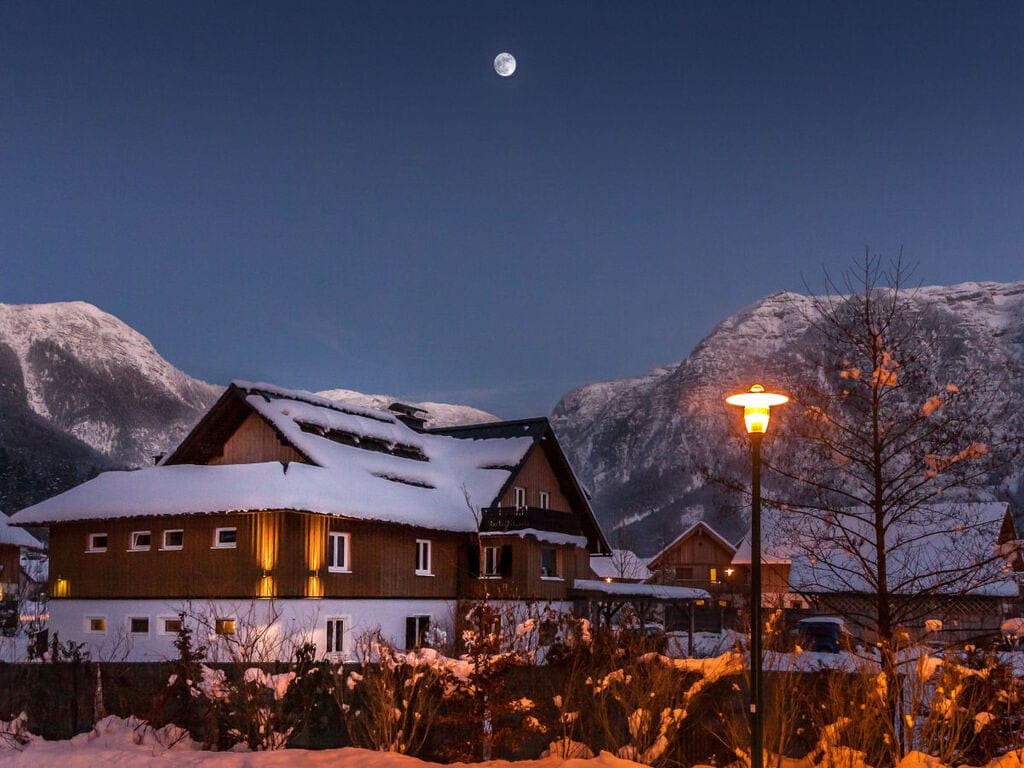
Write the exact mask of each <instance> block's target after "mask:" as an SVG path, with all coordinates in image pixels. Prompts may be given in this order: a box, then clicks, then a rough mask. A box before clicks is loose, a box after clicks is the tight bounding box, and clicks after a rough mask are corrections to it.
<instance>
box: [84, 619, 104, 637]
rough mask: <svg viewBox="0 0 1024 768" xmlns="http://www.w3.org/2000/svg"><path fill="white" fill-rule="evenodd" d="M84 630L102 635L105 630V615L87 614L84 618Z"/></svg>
mask: <svg viewBox="0 0 1024 768" xmlns="http://www.w3.org/2000/svg"><path fill="white" fill-rule="evenodd" d="M85 631H86V632H89V633H91V634H94V635H102V634H105V633H106V631H107V617H106V616H89V617H87V618H86V620H85Z"/></svg>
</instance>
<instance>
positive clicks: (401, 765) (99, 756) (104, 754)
mask: <svg viewBox="0 0 1024 768" xmlns="http://www.w3.org/2000/svg"><path fill="white" fill-rule="evenodd" d="M2 725H3V724H0V767H2V768H8V767H9V766H10V767H11V768H13V767H14V766H24V768H51V766H52V767H53V768H56V767H57V766H59V768H94V767H95V766H98V765H102V766H106V767H107V768H148V766H160V767H161V768H162V767H164V766H168V765H174V766H201V768H293V766H296V765H301V766H304V767H307V768H321V767H322V768H328V766H329V767H330V768H427V767H428V766H439V765H441V764H440V763H428V762H424V761H423V760H417V759H416V758H414V757H406V756H404V755H396V754H392V753H390V752H373V751H371V750H366V749H355V748H353V747H345V748H344V749H325V750H318V751H312V750H305V749H286V750H280V751H277V752H203V751H200V750H197V749H196V745H195V743H194V742H192V741H191V740H190V739H189V738H188V737H187V736H184V737H183V738H181V739H180V740H179V741H176V739H178V738H179V737H180V736H181V734H180V732H175V731H174V730H173V726H171V727H170V728H171V729H172V730H168V729H160V730H158V731H154V730H153V729H152V728H150V727H149V726H148V725H146V724H145V723H143V722H142V721H140V720H135V719H133V718H129V719H127V720H125V719H122V718H119V717H107V718H105V719H103V720H101V721H100V722H98V723H97V724H96V727H95V728H94V729H93V730H92V731H89V732H88V733H83V734H79V735H78V736H75V737H74V738H73V739H71V740H69V741H44V740H42V739H36V738H33V739H32V740H31V741H30V742H29V743H28V744H27V745H24V746H23V747H21V748H14V747H12V746H10V744H8V743H6V742H5V740H4V739H3V733H2ZM175 741H176V743H175ZM167 744H171V745H172V746H171V747H170V749H168V747H167V746H165V745H167ZM451 765H452V766H465V765H466V764H465V763H452V764H451ZM472 765H473V768H504V767H505V766H514V768H556V767H557V768H637V766H638V765H639V764H638V763H634V762H632V761H630V760H622V759H621V758H618V757H614V756H613V755H611V754H609V753H607V752H602V753H601V754H600V755H599V756H597V757H595V758H592V759H581V758H573V759H563V758H559V757H546V758H541V759H538V760H520V761H516V762H514V763H510V762H508V761H506V760H493V761H488V762H486V763H473V764H472Z"/></svg>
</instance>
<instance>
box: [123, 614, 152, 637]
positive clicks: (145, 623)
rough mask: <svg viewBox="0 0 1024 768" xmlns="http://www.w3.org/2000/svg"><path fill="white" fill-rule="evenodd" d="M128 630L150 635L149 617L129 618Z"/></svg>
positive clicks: (133, 632)
mask: <svg viewBox="0 0 1024 768" xmlns="http://www.w3.org/2000/svg"><path fill="white" fill-rule="evenodd" d="M128 631H129V632H131V633H132V634H133V635H148V634H149V617H148V616H132V617H131V618H129V619H128Z"/></svg>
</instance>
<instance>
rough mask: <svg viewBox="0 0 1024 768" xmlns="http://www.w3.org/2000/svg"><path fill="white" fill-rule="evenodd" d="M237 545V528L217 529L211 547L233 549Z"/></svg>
mask: <svg viewBox="0 0 1024 768" xmlns="http://www.w3.org/2000/svg"><path fill="white" fill-rule="evenodd" d="M237 543H238V529H237V528H218V529H217V533H216V535H215V538H214V540H213V545H214V546H215V547H233V546H235V545H236V544H237Z"/></svg>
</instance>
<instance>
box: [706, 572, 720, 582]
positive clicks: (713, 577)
mask: <svg viewBox="0 0 1024 768" xmlns="http://www.w3.org/2000/svg"><path fill="white" fill-rule="evenodd" d="M708 573H709V575H710V580H711V583H712V584H718V583H719V582H720V581H721V579H719V578H718V569H717V568H709V569H708Z"/></svg>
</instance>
